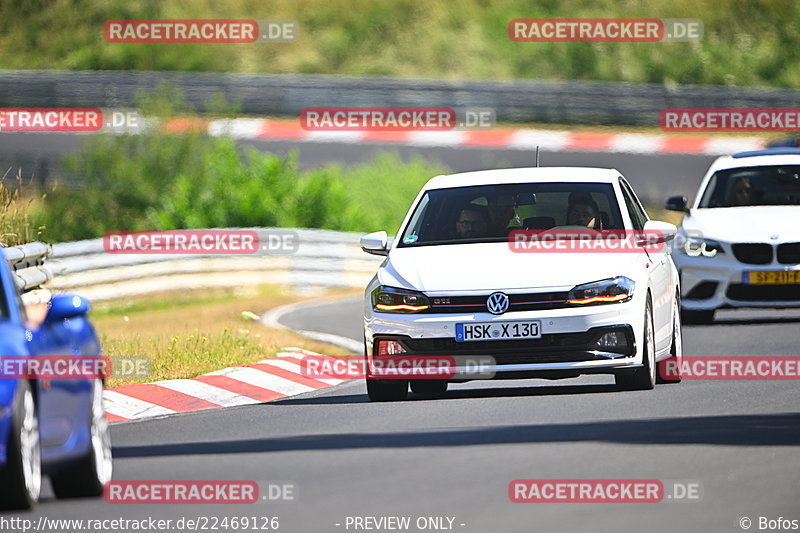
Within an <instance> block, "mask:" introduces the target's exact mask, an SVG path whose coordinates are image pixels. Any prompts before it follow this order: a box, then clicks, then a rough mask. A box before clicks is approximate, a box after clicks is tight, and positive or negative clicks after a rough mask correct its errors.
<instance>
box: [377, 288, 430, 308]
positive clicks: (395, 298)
mask: <svg viewBox="0 0 800 533" xmlns="http://www.w3.org/2000/svg"><path fill="white" fill-rule="evenodd" d="M430 306H431V303H430V301H429V300H428V297H427V296H425V295H424V294H422V293H421V292H417V291H409V290H406V289H396V288H394V287H384V286H380V287H378V288H377V289H375V290H374V291H372V309H373V310H375V311H379V312H381V313H419V312H420V311H425V310H426V309H428V308H430Z"/></svg>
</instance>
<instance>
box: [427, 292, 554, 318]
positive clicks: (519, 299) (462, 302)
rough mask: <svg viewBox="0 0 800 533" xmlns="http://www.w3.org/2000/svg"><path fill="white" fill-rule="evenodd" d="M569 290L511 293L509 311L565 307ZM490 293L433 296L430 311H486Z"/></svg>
mask: <svg viewBox="0 0 800 533" xmlns="http://www.w3.org/2000/svg"><path fill="white" fill-rule="evenodd" d="M567 294H568V293H567V292H537V293H528V294H509V295H508V303H509V305H508V311H506V313H510V312H512V311H536V310H540V309H558V308H560V307H564V306H565V305H566V301H567ZM488 298H489V295H488V294H484V295H479V296H432V297H430V301H431V307H430V309H429V310H428V311H427V312H428V313H445V314H447V313H486V312H488V310H487V308H486V300H487V299H488Z"/></svg>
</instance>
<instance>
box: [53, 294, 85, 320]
mask: <svg viewBox="0 0 800 533" xmlns="http://www.w3.org/2000/svg"><path fill="white" fill-rule="evenodd" d="M89 308H90V307H89V302H88V301H87V300H86V299H85V298H81V297H80V296H76V295H74V294H59V295H56V296H53V298H52V299H51V300H50V309H49V310H48V311H47V315H46V316H45V319H44V321H45V323H48V322H58V321H59V320H64V319H67V318H75V317H76V316H82V315H85V314H87V313H88V312H89Z"/></svg>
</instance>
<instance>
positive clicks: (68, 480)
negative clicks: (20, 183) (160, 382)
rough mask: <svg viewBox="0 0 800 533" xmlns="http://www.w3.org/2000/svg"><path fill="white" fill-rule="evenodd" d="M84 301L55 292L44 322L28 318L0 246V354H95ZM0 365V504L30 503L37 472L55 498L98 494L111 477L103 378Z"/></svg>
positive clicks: (37, 488)
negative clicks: (23, 373)
mask: <svg viewBox="0 0 800 533" xmlns="http://www.w3.org/2000/svg"><path fill="white" fill-rule="evenodd" d="M88 311H89V304H88V302H87V301H86V300H84V299H82V298H80V297H78V296H73V295H58V296H54V297H53V298H52V300H51V302H50V304H49V309H48V311H47V314H46V316H45V318H44V321H43V322H42V324H40V325H37V326H33V325H31V324H30V323H29V322H28V317H27V315H26V310H25V306H24V305H23V304H22V300H21V299H20V293H19V290H18V289H17V287H16V285H15V283H14V278H13V274H12V272H11V270H10V268H9V265H8V262H7V261H6V258H5V254H4V250H3V249H2V247H0V356H2V357H4V358H6V357H13V358H15V359H19V358H23V357H31V356H60V357H65V356H66V357H82V356H99V355H101V351H100V343H99V341H98V339H97V335H96V334H95V331H94V328H93V327H92V324H91V323H90V322H89V319H88V318H87V313H88ZM2 371H3V368H0V508H3V509H28V508H30V507H31V506H32V505H33V504H34V503H35V502H36V501H37V500H38V499H39V493H40V489H41V484H42V476H45V475H46V476H49V477H50V481H51V484H52V487H53V491H54V492H55V495H56V496H57V497H58V498H71V497H89V496H100V495H102V493H103V485H104V484H105V483H106V482H108V481H109V480H110V479H111V468H112V462H111V441H110V436H109V432H108V423H107V421H106V415H105V410H104V408H103V381H102V379H99V378H98V379H89V378H83V377H78V378H74V379H73V378H70V379H25V378H24V377H19V376H15V375H13V373H11V374H5V375H3V374H2Z"/></svg>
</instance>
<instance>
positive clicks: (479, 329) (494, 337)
mask: <svg viewBox="0 0 800 533" xmlns="http://www.w3.org/2000/svg"><path fill="white" fill-rule="evenodd" d="M541 336H542V333H541V322H540V321H538V320H529V321H526V322H470V323H467V324H456V341H458V342H464V341H503V340H509V339H538V338H540V337H541Z"/></svg>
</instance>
